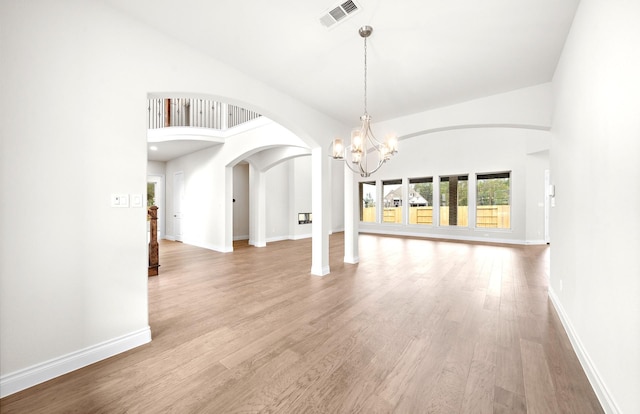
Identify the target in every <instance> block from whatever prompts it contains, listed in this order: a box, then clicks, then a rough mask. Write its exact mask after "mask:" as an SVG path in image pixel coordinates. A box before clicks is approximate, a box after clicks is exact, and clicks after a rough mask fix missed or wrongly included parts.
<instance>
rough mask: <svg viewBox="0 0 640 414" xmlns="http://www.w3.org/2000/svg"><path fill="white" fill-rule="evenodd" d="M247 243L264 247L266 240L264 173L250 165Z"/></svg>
mask: <svg viewBox="0 0 640 414" xmlns="http://www.w3.org/2000/svg"><path fill="white" fill-rule="evenodd" d="M249 186H250V187H249V188H250V189H249V193H250V194H251V196H250V198H249V229H250V230H249V243H250V244H252V245H253V246H255V247H265V246H266V245H267V240H266V234H267V231H266V228H267V224H266V206H267V196H266V194H267V193H266V189H265V186H266V183H265V173H264V172H262V171H260V170H259V169H258V168H256V167H254V166H253V165H251V166H250V167H249Z"/></svg>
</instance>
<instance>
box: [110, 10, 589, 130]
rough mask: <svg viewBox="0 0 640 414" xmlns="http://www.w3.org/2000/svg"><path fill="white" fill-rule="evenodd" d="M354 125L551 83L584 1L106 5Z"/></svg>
mask: <svg viewBox="0 0 640 414" xmlns="http://www.w3.org/2000/svg"><path fill="white" fill-rule="evenodd" d="M104 1H105V2H107V3H109V4H111V5H113V6H114V7H116V8H118V9H120V10H121V11H124V12H125V13H126V14H128V15H130V16H133V17H134V18H136V19H139V20H140V21H142V22H144V23H146V24H148V25H150V26H152V27H154V28H155V29H157V30H159V31H161V32H164V33H166V34H167V35H169V36H171V37H173V38H175V39H177V40H180V41H182V42H184V43H185V44H186V45H188V46H190V47H193V48H195V49H198V50H200V51H201V52H203V53H205V54H207V55H210V56H211V57H213V58H215V59H217V60H219V61H222V62H224V63H227V64H228V65H230V66H233V67H235V68H237V69H239V70H241V71H242V72H244V73H246V74H248V75H250V76H252V77H254V78H256V79H259V80H261V81H263V82H265V83H268V84H270V85H271V86H272V87H275V88H277V89H279V90H280V91H282V92H285V93H287V94H289V95H291V96H293V97H295V98H297V99H298V100H300V101H302V102H304V103H306V104H308V105H309V106H311V107H314V108H316V109H318V110H320V111H322V112H324V113H326V114H328V115H330V116H332V117H334V118H336V119H339V120H341V121H343V122H344V123H346V124H352V125H356V124H357V123H358V119H359V117H360V115H361V114H362V111H363V88H364V86H363V71H364V69H363V40H362V38H360V36H359V35H358V28H360V27H361V26H363V25H371V26H372V27H373V28H374V32H373V34H372V35H371V37H370V38H369V40H368V110H369V113H370V114H371V116H372V117H373V120H374V122H375V121H380V120H386V119H390V118H394V117H397V116H400V115H406V114H409V113H415V112H419V111H423V110H426V109H430V108H435V107H441V106H446V105H451V104H455V103H458V102H463V101H466V100H469V99H474V98H478V97H482V96H487V95H492V94H496V93H501V92H505V91H509V90H514V89H519V88H523V87H527V86H531V85H536V84H540V83H544V82H548V81H550V80H551V79H552V76H553V73H554V70H555V67H556V64H557V62H558V59H559V56H560V53H561V51H562V47H563V45H564V42H565V39H566V36H567V33H568V31H569V28H570V25H571V22H572V19H573V16H574V14H575V11H576V8H577V5H578V2H579V0H518V1H514V0H482V1H478V0H452V1H442V0H393V1H391V0H387V1H384V0H354V1H355V4H356V5H357V6H358V8H359V10H358V11H357V12H355V13H353V14H352V15H349V16H348V17H347V18H345V19H343V20H341V21H340V22H338V23H337V24H335V25H334V26H333V27H331V28H326V27H325V26H324V25H323V24H321V22H320V17H321V16H322V15H324V14H326V12H327V11H328V10H330V9H332V8H333V7H335V6H337V5H339V4H341V3H343V2H344V1H330V0H267V1H265V0H245V1H237V0H181V1H179V2H176V1H170V0H135V1H131V0H104Z"/></svg>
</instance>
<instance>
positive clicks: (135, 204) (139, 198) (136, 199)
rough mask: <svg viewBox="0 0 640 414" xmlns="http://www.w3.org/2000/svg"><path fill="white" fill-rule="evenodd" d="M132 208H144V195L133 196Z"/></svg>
mask: <svg viewBox="0 0 640 414" xmlns="http://www.w3.org/2000/svg"><path fill="white" fill-rule="evenodd" d="M131 207H134V208H140V207H142V194H131Z"/></svg>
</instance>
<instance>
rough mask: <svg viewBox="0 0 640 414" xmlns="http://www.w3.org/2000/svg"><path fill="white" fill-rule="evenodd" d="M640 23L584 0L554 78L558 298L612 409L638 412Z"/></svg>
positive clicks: (634, 5)
mask: <svg viewBox="0 0 640 414" xmlns="http://www.w3.org/2000/svg"><path fill="white" fill-rule="evenodd" d="M639 22H640V2H638V1H625V0H582V1H581V3H580V6H579V8H578V11H577V14H576V17H575V20H574V22H573V26H572V28H571V32H570V34H569V37H568V39H567V42H566V44H565V47H564V51H563V53H562V57H561V60H560V63H559V65H558V67H557V70H556V73H555V75H554V79H553V88H554V95H555V111H554V118H553V130H552V131H553V141H552V149H551V174H552V181H553V184H555V187H556V197H555V199H556V206H555V207H554V208H552V210H551V226H552V228H551V230H552V236H553V239H552V248H551V289H552V292H551V294H552V298H553V299H554V302H555V303H556V306H557V308H558V310H559V312H560V314H561V316H562V317H563V319H564V323H565V326H566V327H567V330H568V331H569V333H570V335H571V337H572V340H573V343H574V346H575V348H576V350H577V352H578V355H579V356H580V358H581V360H582V362H583V366H585V368H586V371H587V374H588V375H589V377H590V379H591V381H592V384H593V385H594V387H595V389H596V392H597V393H598V395H599V397H600V400H601V402H603V405H604V407H605V410H606V411H607V412H610V413H618V412H620V413H638V412H640V393H639V392H638V390H640V276H639V275H640V262H639V261H638V252H640V214H638V206H640V191H638V188H639V186H638V182H639V181H640V162H639V161H640V112H639V108H640V76H639V75H638V74H640V47H639V45H640V24H638V23H639Z"/></svg>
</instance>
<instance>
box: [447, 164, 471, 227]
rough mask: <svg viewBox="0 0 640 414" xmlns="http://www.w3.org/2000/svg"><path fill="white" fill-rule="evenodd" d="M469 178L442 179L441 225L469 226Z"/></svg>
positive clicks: (456, 176) (449, 176)
mask: <svg viewBox="0 0 640 414" xmlns="http://www.w3.org/2000/svg"><path fill="white" fill-rule="evenodd" d="M468 190H469V176H468V175H448V176H442V177H440V225H441V226H459V227H467V226H468V225H469V207H468V205H469V203H468V198H467V197H468V194H469V191H468Z"/></svg>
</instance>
